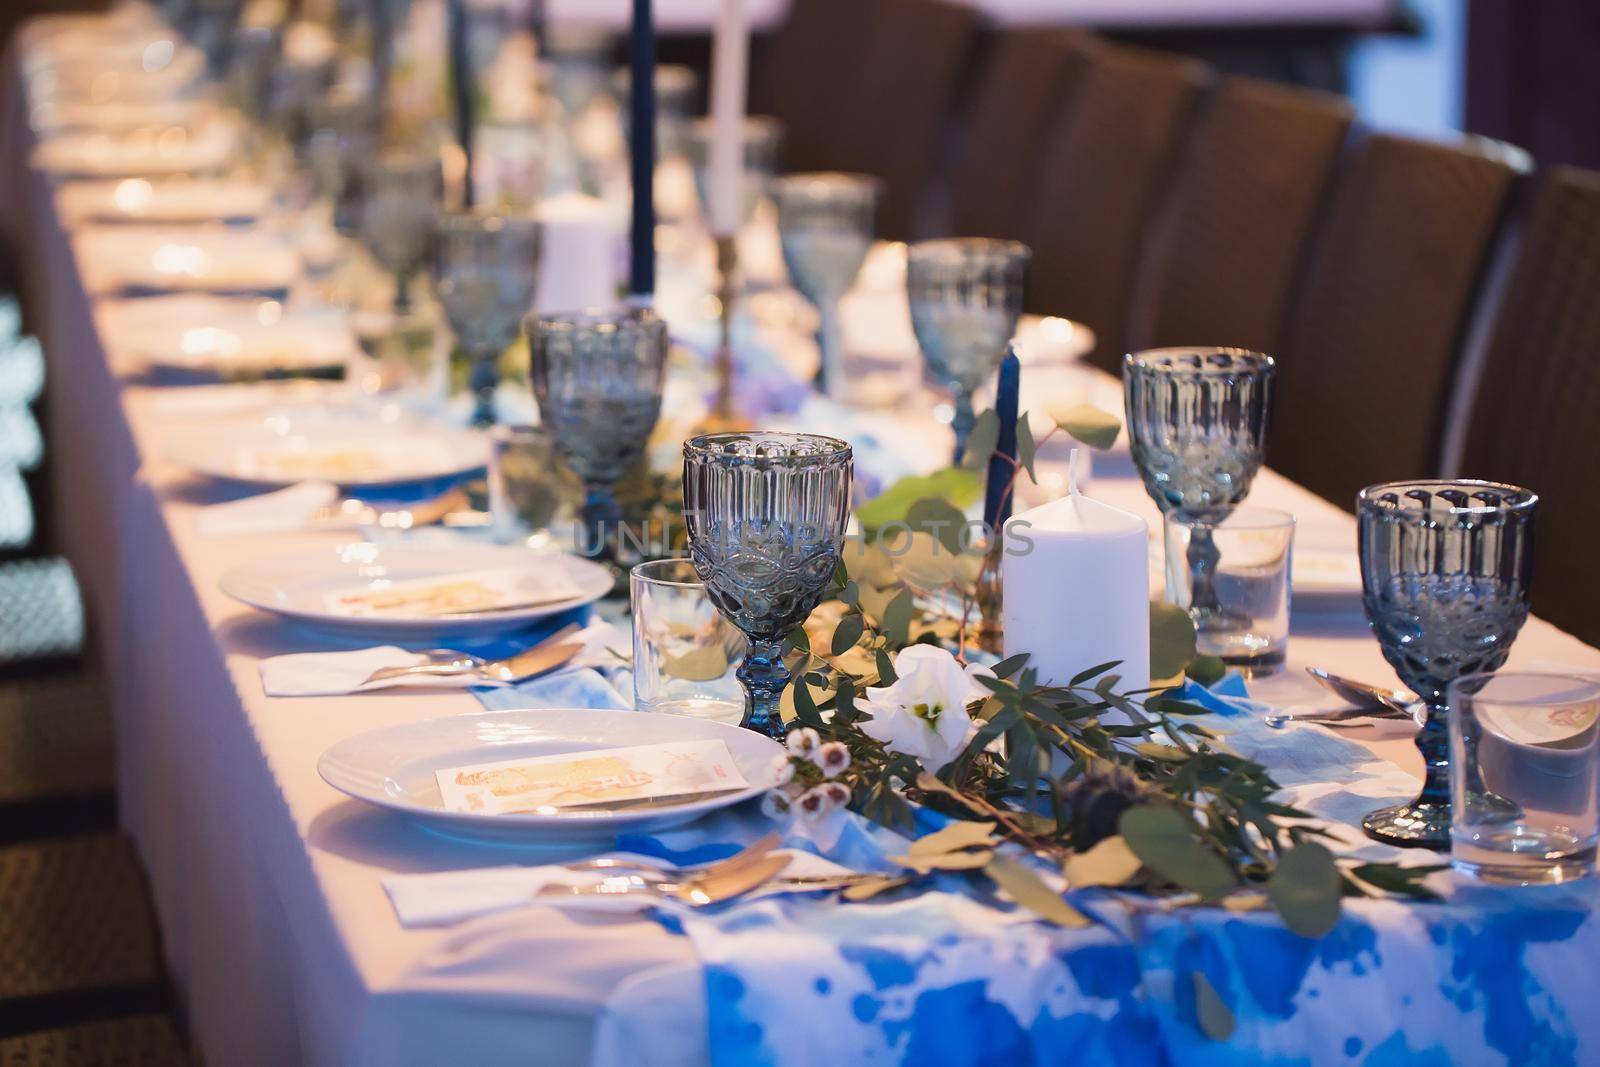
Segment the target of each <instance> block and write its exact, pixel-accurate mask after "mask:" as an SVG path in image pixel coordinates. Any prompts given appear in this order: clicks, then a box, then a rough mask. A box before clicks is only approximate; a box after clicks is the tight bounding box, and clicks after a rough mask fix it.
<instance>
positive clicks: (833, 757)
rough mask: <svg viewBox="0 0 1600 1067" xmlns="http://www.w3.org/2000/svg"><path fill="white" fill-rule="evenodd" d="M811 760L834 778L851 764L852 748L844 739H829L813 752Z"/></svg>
mask: <svg viewBox="0 0 1600 1067" xmlns="http://www.w3.org/2000/svg"><path fill="white" fill-rule="evenodd" d="M811 762H812V763H815V764H816V765H817V767H818V768H819V769H820V770H821V771H822V773H823V774H824V775H826V776H827V777H829V778H832V777H834V776H836V775H839V774H842V773H843V772H844V770H845V769H846V768H847V767H849V766H850V749H849V747H848V746H847V745H846V744H845V743H844V742H843V741H829V742H828V743H827V744H825V745H822V746H821V747H820V748H818V749H817V750H816V752H814V753H812V754H811Z"/></svg>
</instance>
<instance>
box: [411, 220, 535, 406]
mask: <svg viewBox="0 0 1600 1067" xmlns="http://www.w3.org/2000/svg"><path fill="white" fill-rule="evenodd" d="M538 280H539V223H538V222H537V221H536V220H534V219H532V218H527V217H516V216H508V215H480V214H473V213H460V214H450V215H446V216H444V217H443V218H441V219H440V220H439V227H438V230H437V231H436V232H435V234H434V291H435V292H436V293H438V295H439V303H440V304H442V305H444V314H445V317H446V318H447V319H449V320H450V329H451V330H453V331H454V332H455V335H456V340H457V341H458V342H459V343H460V345H461V347H462V349H463V350H464V351H465V352H466V354H467V357H468V359H470V360H471V361H472V380H471V386H472V392H473V395H474V397H475V398H476V401H475V406H474V409H473V413H472V421H473V423H474V424H475V425H478V426H488V425H489V424H491V423H493V422H494V390H495V386H496V385H497V384H498V383H499V380H500V374H499V364H500V357H501V355H502V354H503V353H504V352H505V350H506V348H507V347H509V346H510V344H511V342H512V341H515V340H516V339H517V329H518V327H519V326H520V325H521V323H522V317H523V316H524V315H526V314H527V313H528V308H529V306H530V305H532V303H533V290H534V286H535V284H536V283H537V282H538Z"/></svg>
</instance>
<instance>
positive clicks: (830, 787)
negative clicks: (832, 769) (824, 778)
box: [817, 782, 850, 808]
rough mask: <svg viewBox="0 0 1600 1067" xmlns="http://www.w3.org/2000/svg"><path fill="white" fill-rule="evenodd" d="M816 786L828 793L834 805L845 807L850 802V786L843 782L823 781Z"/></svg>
mask: <svg viewBox="0 0 1600 1067" xmlns="http://www.w3.org/2000/svg"><path fill="white" fill-rule="evenodd" d="M817 788H818V789H821V790H822V791H823V792H824V793H826V794H828V798H829V799H830V800H832V801H833V803H834V806H835V807H840V808H843V807H847V806H848V805H849V803H850V787H849V786H847V785H845V784H844V783H843V782H823V783H822V784H821V785H820V786H818V787H817Z"/></svg>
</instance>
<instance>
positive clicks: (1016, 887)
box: [983, 856, 1089, 929]
mask: <svg viewBox="0 0 1600 1067" xmlns="http://www.w3.org/2000/svg"><path fill="white" fill-rule="evenodd" d="M983 873H984V874H987V875H988V876H989V877H990V878H993V879H994V882H995V884H996V885H998V886H999V887H1000V888H1001V889H1004V890H1005V891H1006V893H1007V895H1009V896H1010V897H1011V899H1012V900H1014V901H1016V903H1017V905H1018V906H1019V907H1023V908H1027V909H1028V910H1029V911H1031V912H1033V913H1034V914H1035V915H1037V916H1039V917H1040V918H1041V919H1044V920H1046V921H1048V922H1052V923H1054V924H1055V925H1057V926H1065V927H1068V928H1070V929H1080V928H1082V927H1085V926H1088V925H1089V917H1088V916H1086V915H1084V914H1083V912H1081V911H1079V910H1078V909H1077V908H1074V907H1073V906H1072V905H1071V904H1068V903H1067V902H1066V901H1065V900H1063V899H1062V897H1061V894H1060V893H1057V892H1056V891H1055V890H1054V889H1051V888H1050V886H1049V885H1048V884H1046V882H1045V881H1044V879H1042V878H1040V877H1039V876H1038V875H1037V874H1035V873H1034V872H1033V871H1031V870H1029V869H1028V868H1027V867H1026V866H1025V865H1023V864H1022V863H1020V862H1019V861H1017V860H1014V859H1012V858H1011V857H1010V856H996V857H995V858H994V859H993V860H991V861H990V862H989V864H988V866H986V867H984V869H983Z"/></svg>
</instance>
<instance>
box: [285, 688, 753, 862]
mask: <svg viewBox="0 0 1600 1067" xmlns="http://www.w3.org/2000/svg"><path fill="white" fill-rule="evenodd" d="M699 740H718V741H723V742H725V743H726V744H727V746H728V751H729V752H730V753H731V754H732V755H733V760H734V762H735V763H736V764H737V765H738V767H739V770H740V772H741V773H742V774H743V775H744V777H745V780H746V781H748V782H749V783H750V784H749V786H748V788H745V789H740V790H736V791H729V792H726V793H718V794H716V795H713V796H709V797H700V798H689V799H686V800H684V801H677V800H674V799H671V798H668V799H663V800H661V801H660V802H658V804H657V805H652V806H650V807H638V806H630V807H627V808H624V809H621V810H607V809H594V808H587V809H582V810H568V811H562V812H558V813H556V814H549V815H533V814H528V815H523V814H516V815H482V814H468V813H464V812H463V813H457V812H449V811H445V810H444V808H443V806H442V805H443V802H442V800H441V798H440V795H439V786H438V782H437V780H436V779H435V778H434V772H436V771H440V770H445V769H447V768H450V767H460V766H463V765H465V764H472V763H488V762H493V761H498V760H509V759H518V758H523V757H533V756H556V755H561V754H563V753H567V752H585V751H592V750H594V749H600V748H623V747H628V746H631V745H651V744H662V743H665V742H669V741H699ZM782 751H783V749H782V747H781V746H780V745H779V744H778V743H777V742H776V741H773V740H772V739H771V738H768V737H765V736H763V735H761V734H758V733H756V732H755V731H753V730H745V729H742V728H740V727H737V726H729V725H727V724H725V723H717V722H709V721H707V720H704V719H689V718H685V717H683V716H680V715H652V714H649V713H647V712H638V711H593V710H586V709H555V708H551V709H544V708H541V709H533V710H520V711H480V712H475V713H472V714H468V715H450V716H447V717H445V718H440V719H427V720H424V721H422V722H412V723H404V724H402V725H399V726H390V727H386V728H384V729H381V730H373V731H371V732H369V733H364V734H358V735H357V736H355V737H351V738H348V739H347V740H344V741H341V742H339V743H338V744H336V745H334V746H333V747H332V748H330V749H328V750H327V751H326V752H324V753H323V754H322V758H321V759H320V760H318V761H317V771H318V773H320V774H321V775H322V780H323V781H325V782H327V783H328V784H329V785H331V786H333V788H335V789H337V790H339V791H340V792H341V793H345V794H347V795H348V796H352V797H354V798H355V799H357V800H361V801H365V802H366V803H368V804H375V805H377V806H378V807H381V808H388V809H390V810H392V811H398V812H401V813H402V814H405V815H408V816H410V817H411V818H413V819H415V820H416V821H417V822H418V823H420V824H421V825H422V826H424V827H427V828H428V829H430V830H433V831H435V832H438V833H442V834H446V835H449V836H451V837H464V838H469V839H473V840H480V841H491V842H495V843H498V844H513V845H523V846H525V847H541V846H544V847H563V846H571V845H575V844H587V843H590V842H600V841H608V840H612V839H615V838H616V837H617V835H619V834H624V833H643V832H655V831H659V830H664V829H667V828H668V827H672V826H680V825H682V824H684V823H687V822H691V821H693V820H694V819H697V818H699V817H700V816H702V815H705V814H708V813H709V812H712V811H716V810H718V809H720V808H725V807H728V806H729V805H732V804H737V803H739V802H740V801H743V800H748V799H750V798H751V797H754V796H759V795H760V794H761V793H763V792H765V791H766V790H768V789H770V788H772V786H773V784H774V782H773V776H772V764H773V757H775V756H777V755H778V754H779V753H780V752H782Z"/></svg>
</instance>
